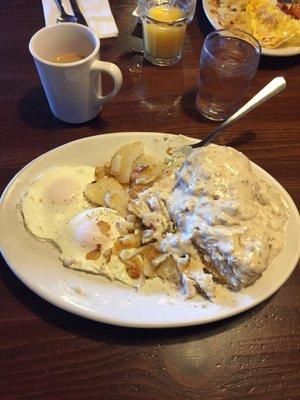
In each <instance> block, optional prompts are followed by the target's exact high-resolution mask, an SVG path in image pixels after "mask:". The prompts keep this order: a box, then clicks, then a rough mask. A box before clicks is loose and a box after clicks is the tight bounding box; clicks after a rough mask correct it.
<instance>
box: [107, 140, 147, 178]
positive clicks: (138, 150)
mask: <svg viewBox="0 0 300 400" xmlns="http://www.w3.org/2000/svg"><path fill="white" fill-rule="evenodd" d="M143 147H144V145H143V143H141V142H135V143H129V144H125V145H124V146H122V147H120V148H119V149H118V150H117V151H116V152H115V154H114V155H113V157H112V159H111V163H110V174H111V175H112V176H114V177H115V178H116V179H117V181H118V182H120V183H129V181H130V177H131V174H132V169H133V163H134V161H135V160H136V159H137V158H138V157H139V156H140V155H141V154H142V152H143Z"/></svg>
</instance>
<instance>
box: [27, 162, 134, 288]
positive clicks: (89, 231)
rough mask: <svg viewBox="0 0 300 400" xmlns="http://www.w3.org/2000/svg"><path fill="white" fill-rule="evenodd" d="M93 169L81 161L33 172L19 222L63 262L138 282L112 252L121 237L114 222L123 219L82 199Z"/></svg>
mask: <svg viewBox="0 0 300 400" xmlns="http://www.w3.org/2000/svg"><path fill="white" fill-rule="evenodd" d="M94 171H95V168H93V167H89V166H85V165H81V166H74V167H73V166H59V167H53V168H50V169H48V170H46V171H44V172H43V173H41V174H40V175H38V176H37V178H36V179H35V180H34V181H33V182H31V184H30V186H29V187H28V189H27V190H26V191H25V192H24V193H23V195H22V197H21V203H20V209H21V214H22V217H23V221H24V225H25V227H26V229H27V230H28V231H29V232H30V233H31V234H32V235H33V236H34V237H35V238H37V239H40V240H47V241H51V242H52V243H54V244H55V246H56V248H57V249H58V250H59V252H60V254H59V259H60V260H61V261H62V263H63V264H64V266H66V267H68V268H72V269H76V270H82V271H85V272H90V273H94V274H101V275H104V276H106V277H107V278H109V279H111V280H115V279H116V280H119V281H122V282H124V283H126V284H128V285H131V286H135V287H137V286H140V284H141V282H140V280H133V279H131V278H130V277H129V275H128V273H127V268H126V266H125V265H124V264H123V263H122V262H121V261H120V260H119V258H118V257H117V256H115V255H111V250H112V248H113V246H114V244H115V242H116V240H117V239H118V237H119V236H120V233H119V231H118V229H117V223H118V222H121V221H124V219H123V218H122V217H120V216H118V214H117V213H116V211H114V210H111V209H109V208H105V207H93V206H92V205H91V203H89V202H88V200H87V199H86V198H85V197H84V194H83V193H84V189H85V187H86V185H87V184H89V183H90V182H92V181H93V180H94Z"/></svg>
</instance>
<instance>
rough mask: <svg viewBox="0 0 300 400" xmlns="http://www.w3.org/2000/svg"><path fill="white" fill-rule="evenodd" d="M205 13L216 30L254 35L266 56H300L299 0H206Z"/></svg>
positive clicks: (204, 2)
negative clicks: (226, 29) (234, 30)
mask: <svg viewBox="0 0 300 400" xmlns="http://www.w3.org/2000/svg"><path fill="white" fill-rule="evenodd" d="M203 9H204V12H205V14H206V16H207V18H208V20H209V22H210V23H211V24H212V26H213V27H214V28H215V29H223V28H228V29H230V28H237V29H240V30H243V31H245V32H248V33H250V34H252V35H253V36H254V37H255V38H256V39H257V40H258V41H259V42H260V44H261V47H262V54H263V55H266V56H275V57H284V56H293V55H297V54H300V4H299V1H298V0H295V1H294V0H288V1H283V0H266V1H265V0H238V1H232V0H203Z"/></svg>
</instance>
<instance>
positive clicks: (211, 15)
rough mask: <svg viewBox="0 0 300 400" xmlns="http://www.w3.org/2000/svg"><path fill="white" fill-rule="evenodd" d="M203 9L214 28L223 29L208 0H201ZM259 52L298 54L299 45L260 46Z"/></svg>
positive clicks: (280, 54)
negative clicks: (273, 47) (268, 47)
mask: <svg viewBox="0 0 300 400" xmlns="http://www.w3.org/2000/svg"><path fill="white" fill-rule="evenodd" d="M202 4H203V9H204V12H205V14H206V16H207V19H208V20H209V22H210V23H211V25H212V26H213V27H214V28H215V29H223V27H222V26H221V25H220V23H219V21H218V17H217V14H216V13H215V12H213V10H214V6H213V5H212V4H211V3H210V0H202ZM261 53H262V54H263V55H264V56H272V57H289V56H295V55H297V54H300V46H287V47H282V48H278V49H266V48H265V47H262V48H261Z"/></svg>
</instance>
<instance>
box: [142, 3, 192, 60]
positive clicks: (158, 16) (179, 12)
mask: <svg viewBox="0 0 300 400" xmlns="http://www.w3.org/2000/svg"><path fill="white" fill-rule="evenodd" d="M194 7H195V0H165V1H162V0H140V2H139V12H140V16H141V19H142V24H143V37H144V57H145V58H146V59H147V60H148V61H150V62H151V63H152V64H155V65H161V66H168V65H171V64H174V63H176V62H178V61H179V60H180V58H181V52H182V47H183V42H184V37H185V31H186V26H187V23H188V22H189V21H190V20H191V12H193V11H194Z"/></svg>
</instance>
